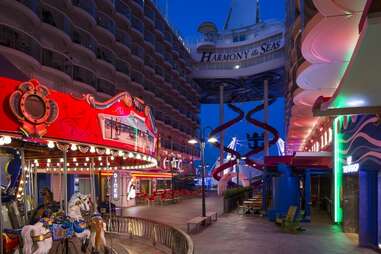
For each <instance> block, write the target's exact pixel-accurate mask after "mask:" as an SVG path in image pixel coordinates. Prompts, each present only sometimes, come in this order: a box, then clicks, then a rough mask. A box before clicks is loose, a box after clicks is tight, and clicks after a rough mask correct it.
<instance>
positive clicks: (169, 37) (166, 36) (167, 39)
mask: <svg viewBox="0 0 381 254" xmlns="http://www.w3.org/2000/svg"><path fill="white" fill-rule="evenodd" d="M164 39H165V40H166V41H167V42H169V43H170V44H172V35H171V33H169V32H165V35H164Z"/></svg>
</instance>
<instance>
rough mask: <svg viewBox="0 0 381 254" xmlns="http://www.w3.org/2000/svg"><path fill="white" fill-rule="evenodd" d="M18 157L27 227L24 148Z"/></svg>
mask: <svg viewBox="0 0 381 254" xmlns="http://www.w3.org/2000/svg"><path fill="white" fill-rule="evenodd" d="M20 156H21V172H22V173H21V175H22V177H21V179H22V180H23V181H24V186H23V194H24V195H23V204H24V223H25V225H27V223H28V211H27V201H26V179H27V178H26V172H25V151H24V148H21V149H20Z"/></svg>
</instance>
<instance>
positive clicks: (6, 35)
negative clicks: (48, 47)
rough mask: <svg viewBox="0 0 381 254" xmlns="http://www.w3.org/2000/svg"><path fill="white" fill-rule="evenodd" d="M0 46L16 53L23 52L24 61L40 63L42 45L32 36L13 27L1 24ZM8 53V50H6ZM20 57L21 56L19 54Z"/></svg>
mask: <svg viewBox="0 0 381 254" xmlns="http://www.w3.org/2000/svg"><path fill="white" fill-rule="evenodd" d="M0 45H1V46H2V47H4V48H7V49H13V50H14V52H15V53H16V52H22V53H23V54H21V55H23V56H24V57H23V59H26V60H31V61H30V62H34V63H36V62H37V63H39V62H40V60H41V50H42V49H41V45H40V44H39V42H38V41H37V40H36V39H35V38H33V37H32V36H30V35H28V34H26V33H24V32H22V31H19V30H17V29H16V28H13V27H11V26H7V25H1V24H0ZM6 51H8V50H6ZM18 55H20V54H18Z"/></svg>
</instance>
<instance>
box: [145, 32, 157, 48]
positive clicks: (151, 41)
mask: <svg viewBox="0 0 381 254" xmlns="http://www.w3.org/2000/svg"><path fill="white" fill-rule="evenodd" d="M144 41H145V42H146V44H147V45H148V46H150V47H151V49H152V50H155V42H156V39H155V35H154V34H153V33H152V32H150V31H147V30H146V31H144Z"/></svg>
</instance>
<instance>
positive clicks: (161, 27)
mask: <svg viewBox="0 0 381 254" xmlns="http://www.w3.org/2000/svg"><path fill="white" fill-rule="evenodd" d="M155 28H156V29H157V30H159V31H160V32H161V33H162V34H164V24H163V22H162V21H161V20H160V19H156V20H155Z"/></svg>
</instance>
